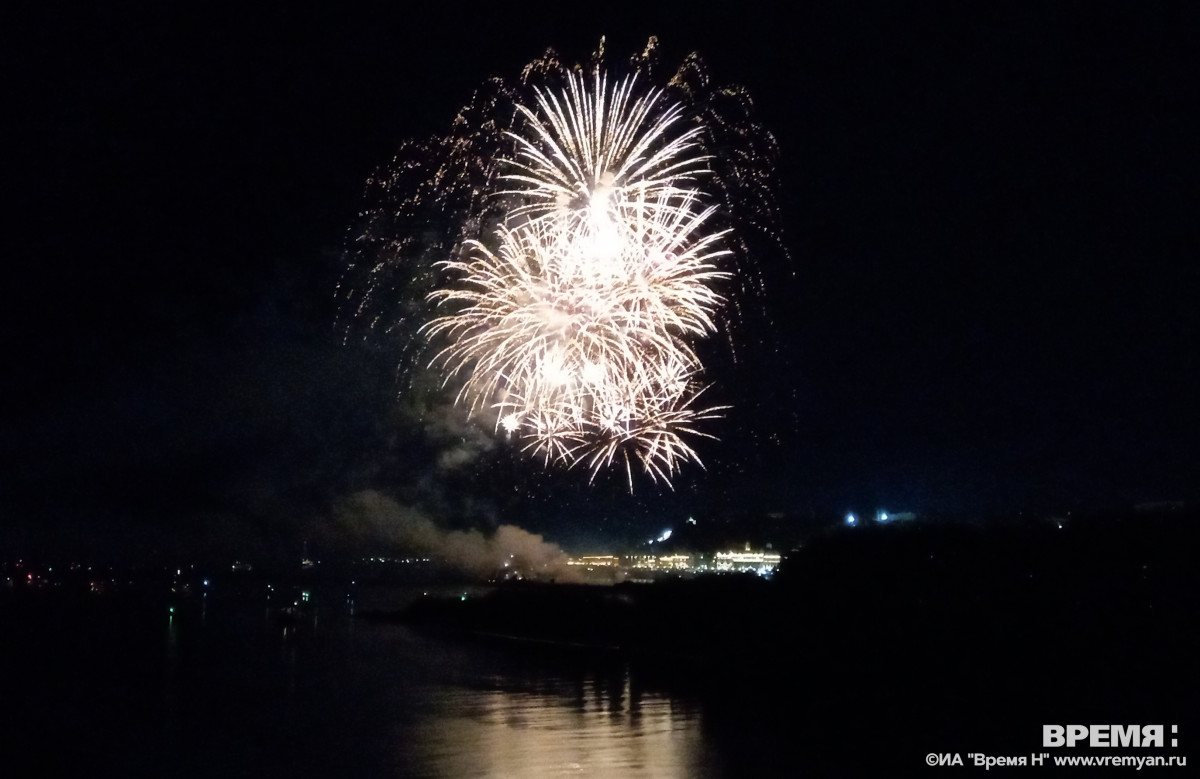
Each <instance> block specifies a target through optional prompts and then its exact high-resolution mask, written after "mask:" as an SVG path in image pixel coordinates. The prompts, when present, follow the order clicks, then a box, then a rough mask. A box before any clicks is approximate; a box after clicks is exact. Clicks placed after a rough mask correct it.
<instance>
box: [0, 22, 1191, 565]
mask: <svg viewBox="0 0 1200 779" xmlns="http://www.w3.org/2000/svg"><path fill="white" fill-rule="evenodd" d="M246 5H253V6H254V7H255V8H254V9H253V10H245V9H243V10H237V11H232V10H216V9H213V8H210V7H203V8H196V9H194V10H191V11H181V10H178V9H176V8H173V7H170V4H165V5H160V6H154V7H151V6H149V4H147V7H144V8H140V7H137V6H125V7H122V8H116V7H109V5H105V4H101V5H96V6H93V7H90V8H72V9H67V8H60V9H55V8H48V7H46V4H41V3H24V4H18V7H17V8H16V9H13V8H11V7H10V8H9V9H8V10H6V11H4V12H2V13H3V19H0V29H3V30H4V32H3V33H0V36H2V37H3V41H2V43H3V45H2V46H0V49H2V50H3V54H0V56H2V57H3V58H4V67H3V73H4V74H5V75H4V76H3V82H2V89H3V93H2V99H3V106H4V111H3V115H4V117H5V118H4V126H5V132H4V136H5V137H6V139H7V140H6V144H5V146H6V148H5V151H4V160H5V162H4V174H3V175H4V181H5V188H6V190H7V191H8V197H6V201H7V206H6V208H5V211H6V214H5V217H6V218H5V229H4V236H3V242H4V243H3V245H4V247H5V251H4V257H5V271H6V274H7V278H6V280H5V282H4V283H3V284H2V285H0V290H2V300H0V303H2V310H3V316H4V323H3V328H2V331H0V332H2V334H0V338H2V339H3V355H4V369H3V371H2V372H0V377H2V378H0V393H2V395H0V414H2V423H3V426H2V428H0V429H2V435H3V438H2V440H0V468H2V472H0V544H7V545H8V546H9V547H10V548H13V549H18V550H20V549H27V548H28V549H49V550H53V549H58V548H63V549H81V548H82V549H90V548H99V549H108V548H116V547H120V546H121V545H130V544H132V545H134V546H137V547H138V548H158V547H159V546H168V547H170V546H172V545H175V546H179V545H182V546H184V547H187V548H193V549H201V548H205V547H206V545H208V546H212V547H213V548H219V549H221V550H225V549H228V548H232V547H236V546H237V545H238V544H240V543H245V544H252V543H290V539H294V537H295V536H297V535H299V534H303V533H307V532H311V528H312V527H313V526H314V524H319V523H320V522H322V521H323V520H324V519H326V518H328V517H329V516H331V514H332V512H333V511H334V510H335V507H336V505H337V504H338V501H339V500H340V499H341V498H343V497H345V496H346V495H349V494H352V493H353V492H355V491H358V490H362V489H369V488H374V489H380V490H384V491H386V492H388V493H389V494H392V495H394V496H396V498H397V499H398V500H400V501H401V502H404V503H410V504H413V505H416V506H418V507H419V508H420V510H421V511H423V512H426V513H428V514H430V515H431V516H434V517H435V518H437V519H438V520H439V521H445V522H446V523H448V524H457V525H468V524H483V525H487V524H493V525H494V524H496V523H498V522H512V523H515V524H519V525H522V526H525V527H529V528H530V529H532V530H535V531H538V532H544V533H547V534H548V535H549V536H550V537H551V538H553V539H555V540H563V541H565V542H568V543H582V542H584V541H587V540H604V539H608V538H621V537H625V536H635V537H636V536H641V535H643V534H644V535H652V534H654V533H656V532H657V531H658V530H659V529H660V527H662V526H666V525H669V524H671V523H672V522H679V521H681V519H682V518H684V517H686V516H687V515H689V514H697V515H700V516H717V515H720V516H725V517H730V518H735V519H736V518H737V517H738V516H740V515H742V514H752V513H756V512H765V511H772V512H784V513H785V514H788V515H789V516H798V517H799V516H807V515H810V514H811V513H813V512H816V513H817V514H824V513H830V514H836V513H840V512H842V511H845V510H848V509H855V510H858V511H872V510H874V509H875V508H880V507H884V508H892V509H894V510H909V509H911V510H916V511H922V512H934V511H953V512H964V513H972V512H989V511H996V510H1016V509H1020V508H1031V509H1038V510H1043V509H1046V510H1048V509H1059V508H1062V507H1070V506H1097V505H1113V504H1129V503H1136V502H1141V501H1151V500H1168V499H1185V498H1186V499H1192V500H1194V499H1196V498H1197V492H1196V487H1195V485H1196V484H1200V414H1198V413H1197V411H1196V398H1197V397H1200V369H1198V364H1197V357H1196V352H1197V346H1198V343H1200V341H1198V336H1200V332H1198V322H1200V316H1198V315H1197V307H1198V297H1200V294H1198V293H1200V266H1198V265H1197V260H1196V247H1197V245H1198V243H1197V240H1196V238H1197V230H1196V227H1195V225H1196V217H1197V213H1200V212H1198V206H1200V202H1198V201H1200V198H1198V194H1200V192H1198V188H1197V178H1196V173H1197V165H1196V151H1195V146H1196V138H1197V136H1198V133H1197V132H1196V130H1197V128H1196V126H1195V123H1194V121H1193V120H1192V114H1193V113H1194V112H1195V106H1196V105H1197V104H1198V102H1197V98H1198V97H1200V95H1198V94H1197V91H1198V90H1197V83H1200V82H1198V80H1197V76H1200V68H1197V65H1198V64H1200V62H1198V59H1197V57H1198V55H1197V51H1200V18H1198V17H1200V14H1198V13H1197V12H1196V11H1195V10H1194V8H1193V7H1192V6H1191V5H1190V4H1186V3H1172V4H1166V3H1156V4H1144V3H1139V4H1131V3H1095V2H1077V3H1030V4H1009V3H1004V4H991V6H992V7H991V8H990V10H983V9H980V8H978V7H975V6H977V5H978V4H969V5H970V6H971V7H970V9H969V10H968V9H967V8H966V7H965V6H964V4H961V3H946V4H940V5H939V4H930V3H920V4H918V3H911V4H907V3H879V4H875V3H869V4H846V3H822V4H807V3H806V4H799V6H798V7H797V8H795V9H793V10H792V13H793V15H792V16H789V17H783V16H779V15H776V12H772V13H764V12H756V11H751V10H750V9H748V8H747V7H745V6H743V5H737V4H726V5H724V6H713V8H714V10H703V9H701V8H700V7H698V6H697V5H696V4H678V5H677V7H675V8H673V9H669V10H668V9H666V8H663V9H662V10H655V11H646V10H645V9H636V10H635V8H636V7H630V8H624V7H621V6H619V5H611V4H604V5H587V6H581V5H572V6H567V5H563V4H559V5H557V6H547V7H546V8H545V9H541V10H537V9H534V8H533V7H532V6H529V5H523V6H520V9H521V10H504V11H502V10H492V11H490V12H486V13H479V12H475V11H473V10H471V9H470V8H469V7H467V6H460V5H456V4H422V5H425V6H427V7H426V8H425V9H424V10H421V11H417V12H414V13H410V12H409V11H403V10H400V9H402V8H403V7H404V5H406V4H388V6H389V7H390V10H386V11H376V12H359V11H352V10H346V9H343V8H342V7H341V4H332V3H331V4H327V7H325V8H324V9H322V10H311V9H310V10H295V9H293V8H291V7H290V6H291V4H285V3H277V4H270V3H262V4H246ZM652 34H653V35H657V36H659V38H660V40H661V44H662V49H661V50H662V53H663V54H662V60H663V63H664V65H668V64H674V63H678V62H680V61H681V60H682V59H683V57H684V56H685V55H686V54H688V53H689V52H691V51H693V50H695V51H698V52H699V53H700V54H701V56H702V57H703V58H704V60H705V61H706V62H707V65H708V68H709V71H710V72H711V74H712V76H713V78H714V80H715V81H718V82H723V83H736V84H741V85H742V86H744V87H745V88H746V89H747V90H748V91H749V93H750V94H751V95H752V96H753V97H754V99H755V103H756V106H757V110H758V117H757V118H758V119H759V120H760V121H761V122H762V123H763V124H764V125H765V126H766V127H767V128H768V129H769V130H770V131H771V132H773V133H774V135H775V136H776V138H777V140H778V142H779V145H780V148H781V151H782V162H781V164H780V166H779V170H778V177H779V182H780V209H781V219H782V223H783V225H784V230H785V241H786V245H787V249H788V251H789V252H790V254H791V258H792V262H791V267H779V261H778V259H777V258H776V259H775V260H773V263H774V264H773V265H772V266H771V267H766V268H763V273H764V276H765V278H766V279H767V282H768V285H769V289H768V298H767V300H766V305H767V306H768V308H769V310H770V312H771V318H772V319H773V321H774V323H775V328H774V332H773V333H770V334H762V335H763V337H766V336H767V335H769V336H770V337H771V338H774V339H777V341H778V343H780V344H781V345H782V353H781V355H780V359H779V360H778V363H777V364H772V365H755V366H749V367H748V368H747V370H746V371H745V375H743V376H740V377H739V380H738V383H739V384H741V385H743V386H740V387H739V388H738V390H737V391H738V392H743V391H744V392H745V393H746V394H747V395H749V396H752V397H756V398H769V399H773V400H770V401H769V402H768V403H767V405H765V406H759V407H757V408H755V409H752V410H749V411H747V412H746V414H747V419H750V421H748V422H746V424H745V425H739V424H737V421H738V420H729V421H728V422H727V426H726V427H725V428H722V429H721V430H717V431H716V432H718V434H719V435H721V434H722V430H724V432H725V433H726V434H725V435H723V440H722V441H721V442H719V443H707V442H706V443H704V445H703V446H702V447H701V452H702V455H703V457H704V460H705V463H706V465H707V466H708V470H707V471H700V470H699V469H695V468H691V469H689V470H688V471H687V472H686V473H685V474H683V475H682V476H681V477H680V478H679V479H678V480H677V483H676V490H675V491H674V492H671V491H669V490H665V489H663V488H661V487H654V486H652V485H649V484H645V483H641V484H639V485H638V490H637V493H636V495H635V496H633V497H629V496H628V495H626V494H624V492H623V490H624V487H623V476H622V477H621V478H620V479H603V478H602V479H600V482H599V483H598V484H597V485H594V486H590V487H589V486H588V484H587V480H586V474H574V473H572V474H565V475H564V474H561V473H556V472H551V473H544V472H542V470H541V469H540V467H538V466H536V465H532V464H529V463H526V462H524V461H522V460H520V459H519V458H517V457H515V456H513V455H512V453H511V452H507V451H505V450H504V447H503V446H500V445H495V444H491V443H490V442H488V441H480V440H475V439H470V438H469V439H468V440H462V438H461V436H460V437H458V438H456V437H455V436H456V435H457V433H456V432H455V430H456V428H455V426H454V425H453V424H448V425H447V426H446V427H445V429H441V428H439V429H431V425H430V423H429V421H428V419H427V420H426V421H425V423H423V425H415V424H414V423H413V421H412V418H411V416H410V415H406V412H405V411H404V406H405V399H404V398H403V397H399V398H398V397H397V393H398V392H399V391H400V386H399V385H398V384H397V383H396V381H395V376H394V371H393V370H392V369H391V365H392V358H391V356H390V355H389V354H388V353H387V348H388V345H387V344H385V343H380V342H375V343H362V342H359V341H357V340H352V342H351V343H350V344H349V345H346V346H344V345H342V339H341V335H340V333H339V331H338V329H337V328H336V326H335V319H336V313H337V310H336V306H335V302H334V294H333V290H334V287H335V285H336V283H337V281H338V279H339V277H340V275H341V273H342V269H343V259H342V247H343V242H344V240H345V236H346V232H347V229H348V227H349V225H351V224H352V223H353V221H354V218H355V214H356V213H357V212H358V211H359V210H360V209H361V208H362V207H363V203H362V200H361V196H362V192H363V183H364V181H365V180H366V178H367V176H368V175H369V174H370V173H371V171H372V170H373V169H374V168H375V167H376V166H378V165H380V164H383V163H385V162H386V161H387V160H388V159H389V158H390V156H391V154H392V153H393V152H394V151H395V149H396V148H397V146H398V145H399V143H400V142H401V141H402V140H403V139H405V138H409V137H422V136H427V135H430V134H436V133H439V132H442V131H443V130H444V129H445V128H446V127H447V125H448V123H449V122H450V120H451V119H452V118H453V116H454V115H455V113H456V112H457V110H458V108H459V107H461V106H462V105H463V104H465V103H466V102H467V101H468V100H469V99H470V97H471V94H472V92H473V90H474V89H475V88H476V86H478V85H479V84H480V83H481V82H482V81H483V80H484V79H486V78H488V77H492V76H501V77H515V76H516V75H518V74H519V72H520V69H521V67H522V66H523V65H524V64H525V63H527V62H528V61H530V60H532V59H533V58H535V57H536V56H538V55H539V54H540V53H541V52H542V51H543V50H544V49H545V48H546V47H548V46H552V47H554V48H556V49H557V50H558V51H559V52H560V53H561V54H562V55H563V56H564V59H568V60H572V61H577V60H583V59H586V58H587V56H588V55H589V53H590V51H591V50H592V48H594V46H595V44H596V42H597V41H598V40H599V38H600V36H601V35H606V36H607V45H608V50H609V52H610V54H611V55H612V61H613V62H622V61H623V60H625V59H626V58H627V57H628V56H629V55H630V54H633V53H634V52H636V51H638V50H640V49H641V48H642V47H643V46H644V44H645V40H646V38H647V37H648V36H649V35H652ZM737 413H739V412H738V411H737V410H736V409H735V410H734V411H732V412H731V416H732V415H734V414H737ZM746 426H749V427H752V428H754V430H755V431H757V432H756V434H755V435H753V436H750V435H743V434H742V433H740V432H737V431H739V430H742V429H743V428H744V427H746ZM767 429H769V431H770V433H773V434H774V435H762V433H763V431H764V430H767ZM730 431H732V432H730ZM772 439H774V440H772ZM472 447H474V449H475V450H478V451H473V450H472ZM450 451H454V452H460V451H461V452H463V453H464V457H465V456H466V454H470V455H472V457H471V458H470V459H469V461H467V462H466V464H465V465H463V466H460V467H453V468H451V467H442V466H441V465H439V462H442V463H443V465H444V462H445V461H444V460H440V459H439V458H444V457H445V456H446V453H447V452H450ZM652 531H653V532H652ZM264 539H265V541H264ZM0 552H3V549H2V548H0Z"/></svg>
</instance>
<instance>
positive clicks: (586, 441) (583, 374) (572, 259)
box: [339, 39, 786, 490]
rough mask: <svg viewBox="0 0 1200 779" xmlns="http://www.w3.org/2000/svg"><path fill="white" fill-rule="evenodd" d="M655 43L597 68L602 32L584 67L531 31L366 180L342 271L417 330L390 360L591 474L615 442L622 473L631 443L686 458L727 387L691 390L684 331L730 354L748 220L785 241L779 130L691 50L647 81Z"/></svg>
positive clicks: (658, 457)
mask: <svg viewBox="0 0 1200 779" xmlns="http://www.w3.org/2000/svg"><path fill="white" fill-rule="evenodd" d="M655 45H656V42H655V41H654V40H653V39H652V40H651V41H650V43H649V44H648V45H647V48H646V51H645V52H644V53H643V54H642V55H641V56H640V57H635V58H633V59H632V60H631V66H632V70H633V73H634V75H633V76H631V77H629V78H626V79H623V80H619V81H614V82H613V83H611V84H610V83H609V81H608V80H607V78H606V77H605V76H604V68H603V64H602V62H603V58H604V53H603V41H602V42H601V49H600V50H599V51H597V53H596V55H595V56H594V58H593V60H592V62H591V63H590V64H589V65H588V66H586V67H584V68H579V67H576V68H568V67H565V66H564V65H563V64H562V63H561V62H560V61H559V60H558V58H557V57H556V56H555V55H554V54H553V53H552V52H548V53H547V54H546V55H545V56H544V57H543V58H541V59H539V60H535V61H534V62H533V63H531V64H530V65H529V66H528V67H527V68H526V69H525V71H524V72H523V74H522V76H521V79H520V81H519V82H508V81H504V80H501V79H493V80H491V81H488V82H486V83H485V84H484V85H483V87H481V89H480V90H479V92H477V94H476V96H475V98H474V99H473V100H472V102H471V103H470V104H469V105H468V106H466V107H464V109H463V111H462V112H461V113H460V115H459V116H458V117H457V118H456V120H455V122H454V124H453V125H452V129H451V132H450V134H449V135H448V136H446V137H444V138H435V139H431V140H430V141H428V142H426V143H424V144H417V143H410V144H406V145H405V146H404V147H402V149H401V152H400V154H398V155H397V157H396V159H395V160H394V161H393V162H392V163H391V164H390V165H388V166H384V167H382V168H381V169H380V171H379V172H378V173H377V174H376V175H375V176H373V177H372V179H371V180H370V181H369V182H368V192H367V197H368V201H371V200H374V202H375V206H374V208H372V209H370V210H367V211H364V212H363V213H362V214H361V215H360V217H361V218H362V219H363V220H364V221H363V224H364V227H363V229H362V230H361V231H360V232H358V233H357V234H352V236H353V238H354V243H353V244H352V245H351V247H352V248H351V249H350V253H351V259H352V262H351V266H350V271H349V272H348V274H347V276H346V277H345V278H344V279H343V284H342V285H341V286H340V287H339V294H340V295H344V299H345V301H346V303H347V305H348V306H350V307H352V308H351V309H350V310H351V313H352V315H353V316H355V317H356V318H357V319H359V320H360V321H364V322H368V323H369V324H370V327H371V328H372V329H375V330H377V331H379V332H384V333H391V334H393V335H395V336H398V337H400V338H402V339H406V340H407V341H408V345H407V346H406V347H404V351H405V352H406V353H407V354H408V356H409V357H412V358H415V357H417V356H418V354H419V353H420V352H421V351H424V350H426V349H428V350H431V352H430V353H432V354H433V358H432V360H430V359H429V358H428V355H426V357H425V358H423V359H421V361H420V364H419V365H418V364H417V363H416V362H415V361H414V362H410V363H408V367H407V368H405V366H404V363H402V365H401V370H402V372H403V373H404V374H406V375H408V376H409V377H410V379H413V378H415V377H416V376H418V375H419V373H420V371H422V370H423V368H424V367H426V366H427V367H429V368H434V369H436V370H437V371H438V372H439V373H440V374H441V379H442V380H443V386H445V387H448V388H450V389H451V390H452V391H454V392H456V393H457V401H456V402H457V403H458V404H459V405H461V406H462V407H464V409H465V413H464V418H466V417H468V416H474V417H475V418H476V419H479V418H480V417H484V418H487V419H489V420H490V422H491V423H493V424H494V427H495V429H496V430H503V431H504V432H505V433H506V434H507V435H508V436H509V437H510V439H513V440H515V441H516V443H517V445H518V446H519V447H520V448H522V449H523V450H525V451H527V452H529V453H531V454H533V455H534V456H536V457H537V458H538V459H541V460H543V461H544V462H546V463H547V464H548V463H550V462H562V463H565V464H567V465H574V464H580V465H581V466H583V467H586V468H587V469H588V470H590V471H591V472H592V476H593V478H594V477H595V475H596V473H597V472H598V471H599V470H601V469H604V468H608V467H610V466H613V465H619V464H620V463H622V462H623V463H624V465H625V470H626V472H627V475H628V477H629V481H630V489H631V490H632V486H633V483H632V468H631V463H632V464H634V465H638V466H640V469H641V470H644V471H645V472H646V473H647V474H649V475H650V476H651V477H652V478H654V479H661V480H663V481H665V482H667V483H668V484H669V483H670V480H671V478H672V477H673V476H674V474H675V473H677V472H678V470H679V468H680V467H681V466H682V465H683V464H684V463H685V462H687V461H693V462H696V463H699V457H698V456H697V454H696V452H695V451H694V450H693V449H692V448H691V446H689V445H688V443H687V440H685V439H688V440H690V439H691V438H692V437H695V436H699V437H711V436H708V434H707V433H705V432H704V431H703V430H702V429H701V428H703V427H704V424H703V422H704V420H707V419H710V418H712V417H715V416H720V415H721V414H720V412H721V411H722V410H723V409H724V408H726V407H725V406H718V405H712V406H709V407H704V406H702V405H701V402H700V397H701V395H702V393H703V392H704V391H705V389H706V387H705V382H706V381H712V379H711V378H706V373H705V366H704V365H703V364H702V362H701V359H700V357H699V356H698V353H697V348H698V347H699V346H700V344H701V342H702V341H704V340H705V339H706V338H707V337H708V336H710V335H712V334H714V333H716V332H721V333H722V334H723V335H724V339H723V340H724V341H727V342H728V345H729V349H730V351H729V357H732V359H733V363H721V364H722V366H723V367H724V368H725V369H726V370H729V369H730V366H732V365H734V364H737V363H738V362H739V360H738V355H737V354H736V353H735V352H734V345H735V341H734V338H733V329H734V328H742V327H745V326H747V324H748V322H747V321H746V315H747V313H749V314H750V315H751V316H756V314H755V313H754V309H753V307H747V306H746V304H747V303H752V302H753V301H754V299H755V298H756V297H758V298H761V293H762V281H761V275H760V273H759V272H758V271H757V269H756V263H754V264H751V260H752V254H757V253H758V249H757V248H756V249H755V251H753V252H752V251H751V247H750V244H748V243H747V239H748V238H749V239H750V240H751V241H752V242H755V241H758V242H761V241H762V240H763V239H764V238H765V239H766V242H765V244H761V243H754V246H755V247H759V246H763V245H765V246H766V249H767V251H771V250H772V247H774V248H775V249H781V248H782V245H781V243H780V242H779V241H778V233H777V225H778V222H777V214H776V213H775V212H774V204H773V199H772V198H773V194H772V193H773V185H772V179H771V175H770V174H771V168H772V166H773V162H774V159H775V157H777V149H776V147H775V144H774V139H773V138H771V136H770V135H769V133H766V132H765V131H763V130H762V129H761V128H760V127H758V126H757V125H756V124H754V122H753V121H752V120H751V119H750V110H751V104H750V101H749V99H748V97H747V96H746V94H745V92H744V91H742V90H740V89H738V88H720V89H718V88H715V87H712V86H710V82H709V79H708V76H707V74H706V72H705V71H704V68H703V65H702V63H701V62H700V61H699V59H698V58H696V57H695V56H692V57H689V58H688V59H687V60H686V61H685V63H684V65H683V66H682V67H681V68H680V69H679V71H678V72H677V73H676V74H675V76H674V77H673V78H672V79H670V80H669V82H668V83H667V84H666V86H665V87H664V88H663V89H647V88H646V86H645V84H646V82H645V78H646V77H648V76H650V75H651V74H652V73H653V70H654V67H655V64H654V63H655V59H656V55H655ZM585 74H586V75H585ZM710 149H711V150H716V149H719V150H720V155H719V156H714V155H712V154H710V153H709V150H710ZM783 254H784V255H786V251H784V252H783ZM364 271H365V273H364ZM726 296H730V299H729V300H728V301H727V300H726V299H725V298H726ZM424 301H428V303H429V304H431V305H432V307H433V311H429V310H428V309H427V308H424V307H423V306H422V303H423V302H424ZM718 312H719V313H720V316H719V317H718V316H717V314H718ZM408 322H412V323H414V325H416V324H419V325H420V326H419V327H416V328H414V327H410V326H409V325H407V324H406V323H408ZM768 328H769V324H768ZM760 332H769V329H768V330H766V331H762V330H760ZM759 343H760V340H751V341H742V342H740V343H739V344H738V347H739V348H747V347H748V348H750V349H751V350H752V351H753V350H754V349H755V348H757V346H758V345H759ZM762 343H763V345H765V342H762ZM712 348H713V347H705V351H706V352H708V351H711V350H712ZM718 351H719V350H718Z"/></svg>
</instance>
